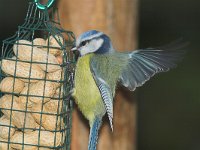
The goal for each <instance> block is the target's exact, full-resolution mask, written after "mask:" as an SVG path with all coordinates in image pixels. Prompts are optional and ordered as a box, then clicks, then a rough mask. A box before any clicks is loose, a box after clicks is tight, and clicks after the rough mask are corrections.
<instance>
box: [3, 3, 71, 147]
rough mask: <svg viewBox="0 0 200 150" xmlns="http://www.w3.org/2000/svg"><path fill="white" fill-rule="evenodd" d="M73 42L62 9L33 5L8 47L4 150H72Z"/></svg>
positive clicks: (5, 49) (5, 44) (5, 45)
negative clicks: (64, 28)
mask: <svg viewBox="0 0 200 150" xmlns="http://www.w3.org/2000/svg"><path fill="white" fill-rule="evenodd" d="M74 40H75V38H74V34H73V33H72V32H71V31H65V30H63V28H62V27H61V25H60V20H59V16H58V13H57V9H53V8H52V9H50V10H47V9H45V10H42V11H41V10H39V9H38V8H37V6H36V4H35V3H31V2H30V3H29V7H28V11H27V15H26V18H25V22H24V23H23V24H22V25H21V26H19V27H18V31H17V32H16V34H15V35H14V36H12V37H10V38H8V39H6V40H4V41H3V46H2V51H1V59H0V60H1V63H0V66H1V67H0V81H1V83H0V111H1V112H0V117H1V118H0V150H42V149H45V150H48V149H59V150H64V149H65V150H66V149H70V135H71V111H72V102H71V100H69V99H67V95H68V93H69V91H70V90H71V88H72V82H73V72H74V63H75V61H74V56H73V54H72V53H71V52H70V49H71V47H72V46H73V44H74Z"/></svg>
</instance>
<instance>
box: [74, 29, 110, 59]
mask: <svg viewBox="0 0 200 150" xmlns="http://www.w3.org/2000/svg"><path fill="white" fill-rule="evenodd" d="M75 50H78V51H79V52H80V55H81V56H84V55H86V54H89V53H98V54H104V53H108V52H111V51H112V50H113V48H112V44H111V41H110V38H109V37H108V36H107V35H106V34H104V33H103V32H100V31H96V30H90V31H87V32H84V33H83V34H81V35H80V36H79V37H78V38H77V40H76V45H75V47H74V48H72V51H75Z"/></svg>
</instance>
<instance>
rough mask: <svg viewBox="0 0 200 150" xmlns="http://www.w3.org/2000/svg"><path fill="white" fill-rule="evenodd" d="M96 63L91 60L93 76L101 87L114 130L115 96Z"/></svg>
mask: <svg viewBox="0 0 200 150" xmlns="http://www.w3.org/2000/svg"><path fill="white" fill-rule="evenodd" d="M96 65H97V64H96V63H95V61H91V65H90V68H91V72H92V74H93V78H94V80H95V82H96V84H97V87H98V88H99V91H100V93H101V97H102V99H103V102H104V105H105V108H106V112H107V114H108V119H109V122H110V126H111V129H112V131H113V123H112V122H113V121H112V120H113V96H112V91H111V89H110V87H109V85H108V84H107V83H106V81H105V80H104V79H103V78H102V77H101V76H100V75H99V73H98V70H97V69H96V68H98V67H96Z"/></svg>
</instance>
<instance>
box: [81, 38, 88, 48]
mask: <svg viewBox="0 0 200 150" xmlns="http://www.w3.org/2000/svg"><path fill="white" fill-rule="evenodd" d="M88 42H89V40H87V41H83V42H81V44H80V47H81V46H85V45H86V44H87V43H88Z"/></svg>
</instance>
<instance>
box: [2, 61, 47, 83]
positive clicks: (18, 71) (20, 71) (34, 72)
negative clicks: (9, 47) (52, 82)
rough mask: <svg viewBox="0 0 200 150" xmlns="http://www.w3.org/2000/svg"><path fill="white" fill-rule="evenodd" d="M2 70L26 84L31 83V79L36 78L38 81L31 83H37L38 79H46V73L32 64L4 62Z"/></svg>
mask: <svg viewBox="0 0 200 150" xmlns="http://www.w3.org/2000/svg"><path fill="white" fill-rule="evenodd" d="M1 67H2V70H3V71H4V72H5V73H7V74H10V75H12V76H17V77H21V78H26V79H21V80H23V81H25V82H28V81H29V78H35V79H36V80H33V79H31V80H30V82H37V81H38V80H37V79H44V76H45V74H44V72H43V71H42V70H41V69H40V67H39V66H38V65H36V64H30V63H27V62H20V61H15V60H6V59H3V60H2V66H1Z"/></svg>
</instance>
